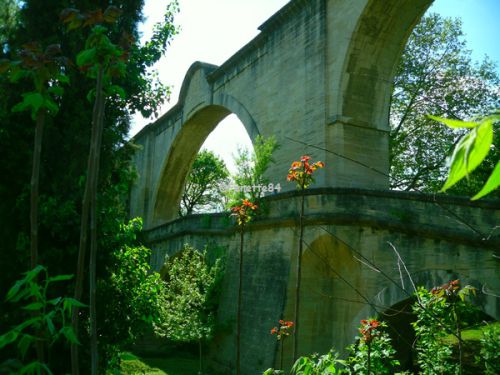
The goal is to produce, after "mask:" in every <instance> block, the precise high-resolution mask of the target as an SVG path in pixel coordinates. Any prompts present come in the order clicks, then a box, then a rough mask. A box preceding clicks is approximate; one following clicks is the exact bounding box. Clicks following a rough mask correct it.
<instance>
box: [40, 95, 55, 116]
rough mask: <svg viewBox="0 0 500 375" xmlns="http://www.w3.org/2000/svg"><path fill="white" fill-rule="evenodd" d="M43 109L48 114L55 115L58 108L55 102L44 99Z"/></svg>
mask: <svg viewBox="0 0 500 375" xmlns="http://www.w3.org/2000/svg"><path fill="white" fill-rule="evenodd" d="M43 104H44V107H45V108H47V111H49V112H50V114H52V115H55V114H57V112H59V107H58V106H57V104H56V102H55V101H53V100H52V99H50V98H48V97H47V98H45V100H44V103H43Z"/></svg>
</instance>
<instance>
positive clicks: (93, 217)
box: [89, 66, 104, 375]
mask: <svg viewBox="0 0 500 375" xmlns="http://www.w3.org/2000/svg"><path fill="white" fill-rule="evenodd" d="M102 76H103V68H102V66H100V67H99V72H98V76H97V89H96V93H97V94H96V101H97V103H98V116H97V131H96V133H97V137H96V139H95V140H93V141H95V147H94V149H95V153H94V161H93V163H92V166H93V168H94V170H93V173H92V185H91V190H90V192H91V193H90V262H89V279H90V280H89V308H90V357H91V363H90V365H91V374H92V375H97V372H98V370H97V369H98V348H97V313H96V289H97V219H98V217H97V185H98V182H99V164H100V158H101V140H102V131H103V127H104V96H103V92H102Z"/></svg>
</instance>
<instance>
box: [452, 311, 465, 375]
mask: <svg viewBox="0 0 500 375" xmlns="http://www.w3.org/2000/svg"><path fill="white" fill-rule="evenodd" d="M453 315H455V328H456V330H457V339H458V366H459V367H458V374H459V375H462V365H463V360H462V350H463V348H462V331H461V330H460V321H459V320H458V314H457V311H456V309H455V305H454V304H453Z"/></svg>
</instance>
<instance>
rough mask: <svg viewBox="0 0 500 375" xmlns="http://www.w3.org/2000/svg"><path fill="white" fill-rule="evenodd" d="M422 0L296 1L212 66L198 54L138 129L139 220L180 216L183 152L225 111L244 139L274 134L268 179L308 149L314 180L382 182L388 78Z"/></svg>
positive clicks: (190, 156)
mask: <svg viewBox="0 0 500 375" xmlns="http://www.w3.org/2000/svg"><path fill="white" fill-rule="evenodd" d="M430 3H431V0H383V1H382V0H293V1H290V2H289V3H288V4H287V5H286V6H285V7H283V9H281V10H280V11H279V12H277V13H276V14H275V15H274V16H272V17H271V18H270V19H269V20H268V21H266V22H265V23H264V24H263V25H262V26H261V27H260V30H261V33H260V34H259V35H258V36H257V37H256V38H255V39H254V40H252V41H251V42H250V43H248V44H247V45H246V46H244V47H243V48H242V49H241V50H240V51H238V52H237V53H236V54H235V55H234V56H233V57H231V58H230V59H229V60H228V61H226V62H225V63H224V64H222V65H221V66H220V67H217V66H213V65H209V64H204V63H200V62H196V63H194V64H193V65H192V66H191V68H190V69H189V71H188V73H187V75H186V78H185V80H184V83H183V86H182V90H181V93H180V98H179V101H178V103H177V105H176V106H175V107H174V108H172V109H171V110H170V111H169V112H168V113H167V114H166V115H165V116H163V117H162V118H160V119H159V120H158V121H156V122H155V123H153V124H150V125H149V126H147V127H146V128H145V129H143V130H142V131H141V132H140V133H139V134H137V135H136V136H135V137H134V142H135V143H137V144H138V145H139V146H141V148H142V149H141V151H140V152H137V154H136V156H135V160H134V163H135V165H136V166H137V169H138V171H139V174H140V179H139V181H138V182H137V184H136V186H134V188H133V190H132V193H131V215H132V216H142V217H143V218H144V220H145V225H146V227H147V228H151V227H154V226H156V225H160V224H162V223H165V222H167V221H169V220H172V219H174V218H176V216H177V207H178V203H179V200H180V196H181V193H182V189H183V186H184V183H185V177H186V174H187V172H188V170H189V167H190V165H191V162H192V161H193V160H194V158H195V156H196V153H197V152H198V150H199V148H200V146H201V145H202V143H203V141H204V140H205V139H206V137H207V136H208V134H209V133H210V132H211V131H212V130H213V129H214V128H215V126H216V125H217V124H218V123H219V122H220V120H221V119H223V118H224V117H225V116H227V115H228V114H230V113H235V114H236V115H237V116H238V117H239V118H240V120H241V121H242V122H243V124H244V126H245V128H246V130H247V132H248V134H249V135H250V137H251V138H252V139H254V138H255V137H256V136H257V135H259V134H261V135H264V136H271V135H274V136H275V137H276V138H277V141H278V143H279V144H280V145H281V148H280V149H279V150H278V151H277V152H276V153H275V155H274V158H275V160H276V163H275V164H274V165H273V167H271V168H270V170H269V172H268V174H269V176H270V177H271V178H272V182H274V183H278V182H280V183H282V185H283V186H286V185H284V184H283V182H284V179H285V176H286V175H285V173H284V172H283V171H286V170H287V168H288V167H289V165H290V163H291V161H293V160H295V159H297V158H298V157H299V156H300V155H302V154H304V153H309V154H312V155H313V157H314V158H315V159H319V160H323V161H325V162H326V164H327V168H326V169H325V171H324V173H322V174H321V175H318V180H317V182H316V184H317V186H320V187H358V188H373V189H386V188H388V178H387V174H388V170H389V164H388V135H387V132H388V115H389V98H390V93H391V82H392V77H393V74H394V69H395V67H396V64H397V60H398V58H399V56H400V53H401V51H402V49H403V47H404V44H405V42H406V39H407V36H408V34H409V33H410V31H411V28H412V26H413V24H415V23H416V22H417V21H418V19H419V17H420V16H421V14H422V13H423V12H424V11H425V9H426V8H427V7H428V6H429V4H430ZM307 144H309V145H313V146H315V147H310V146H307ZM316 147H319V148H324V149H327V150H329V151H332V152H333V153H331V152H327V151H324V150H321V149H318V148H316ZM286 188H287V189H293V187H291V186H287V187H286Z"/></svg>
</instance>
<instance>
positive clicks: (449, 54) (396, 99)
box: [390, 14, 500, 195]
mask: <svg viewBox="0 0 500 375" xmlns="http://www.w3.org/2000/svg"><path fill="white" fill-rule="evenodd" d="M498 88H499V78H498V74H497V71H496V69H495V65H494V64H493V63H492V62H491V61H490V60H488V59H485V60H483V61H482V62H481V63H479V64H477V63H473V62H472V61H471V54H470V51H469V50H468V49H467V46H466V43H465V41H464V36H463V33H462V23H461V21H460V20H458V19H448V18H442V17H441V16H439V15H437V14H430V15H426V16H425V17H423V18H422V20H421V22H420V23H419V24H418V25H417V26H416V27H415V29H414V30H413V33H412V34H411V36H410V38H409V40H408V44H407V46H406V47H405V50H404V53H403V55H402V58H401V61H400V64H399V67H398V70H397V72H396V76H395V79H394V91H393V94H392V98H391V114H390V126H391V131H390V165H391V170H390V175H391V187H392V188H395V189H401V190H422V191H432V192H437V191H438V190H439V189H440V188H441V186H442V184H443V182H444V180H445V179H446V175H447V168H446V166H445V160H446V156H447V155H448V154H449V153H450V151H451V150H452V149H453V147H454V146H455V144H456V143H457V142H458V140H459V138H460V137H461V136H463V135H464V134H465V129H451V128H448V127H443V126H440V125H439V124H437V123H435V122H434V121H432V120H431V119H429V118H428V117H427V116H426V115H427V114H429V113H431V114H435V115H437V116H440V117H447V118H451V119H466V118H474V117H478V116H479V117H480V116H485V115H486V114H488V113H492V111H493V110H495V108H497V107H498V104H499V102H500V96H499V94H500V91H499V90H498ZM499 141H500V138H497V137H495V139H494V142H493V144H494V145H495V149H494V150H492V152H491V153H490V155H489V156H488V158H487V160H486V161H485V163H484V164H483V165H482V166H481V168H478V169H477V170H476V171H475V172H474V173H473V174H471V175H470V176H469V179H468V180H467V181H466V182H467V183H461V184H457V185H456V186H454V188H453V189H451V190H449V192H450V193H454V194H467V195H472V194H473V193H475V192H477V190H475V189H477V188H478V186H477V185H479V184H480V185H481V186H482V184H484V181H485V180H486V178H485V177H486V176H489V175H490V174H491V171H492V170H493V168H494V167H495V164H496V161H498V158H499V149H498V147H499V146H500V143H499Z"/></svg>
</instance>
